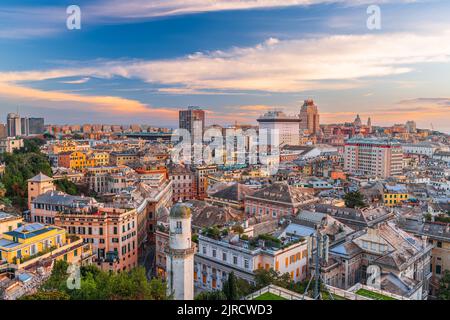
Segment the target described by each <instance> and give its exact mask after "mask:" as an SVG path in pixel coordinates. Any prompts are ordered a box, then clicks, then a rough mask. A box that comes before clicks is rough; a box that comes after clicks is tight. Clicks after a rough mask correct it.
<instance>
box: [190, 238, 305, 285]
mask: <svg viewBox="0 0 450 320" xmlns="http://www.w3.org/2000/svg"><path fill="white" fill-rule="evenodd" d="M307 260H308V244H307V241H306V240H299V241H291V242H287V243H285V244H283V245H282V246H281V247H278V248H276V247H272V246H270V245H268V244H267V242H266V243H263V242H262V241H261V240H259V241H258V244H257V245H256V246H255V245H251V244H250V243H249V241H245V240H241V239H239V237H238V235H231V236H227V237H224V238H222V239H213V238H211V237H208V236H205V235H199V237H198V252H197V253H196V254H195V259H194V283H195V285H196V286H197V287H199V288H204V289H207V290H216V289H222V286H223V282H224V281H226V280H227V278H228V274H230V273H231V272H234V274H235V275H236V277H238V278H241V279H244V280H246V281H248V282H249V283H254V271H255V270H257V269H266V270H269V269H271V268H272V269H274V270H276V271H278V272H279V273H281V274H284V273H289V274H290V276H291V279H293V280H294V281H303V280H305V279H306V275H307Z"/></svg>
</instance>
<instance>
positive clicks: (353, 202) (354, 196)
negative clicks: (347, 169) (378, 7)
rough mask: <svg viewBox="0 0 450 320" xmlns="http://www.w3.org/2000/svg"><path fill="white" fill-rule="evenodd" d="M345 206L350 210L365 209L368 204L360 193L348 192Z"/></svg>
mask: <svg viewBox="0 0 450 320" xmlns="http://www.w3.org/2000/svg"><path fill="white" fill-rule="evenodd" d="M344 200H345V205H346V206H347V207H348V208H364V207H366V206H367V205H366V202H365V201H364V196H363V195H362V194H361V192H359V191H355V192H348V193H346V194H345V196H344Z"/></svg>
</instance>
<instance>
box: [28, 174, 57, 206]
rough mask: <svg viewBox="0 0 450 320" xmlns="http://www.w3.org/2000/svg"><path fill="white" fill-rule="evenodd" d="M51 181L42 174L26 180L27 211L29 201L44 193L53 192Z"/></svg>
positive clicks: (53, 186) (53, 187) (29, 204)
mask: <svg viewBox="0 0 450 320" xmlns="http://www.w3.org/2000/svg"><path fill="white" fill-rule="evenodd" d="M55 190H56V189H55V185H54V184H53V179H52V178H50V177H48V176H46V175H45V174H43V173H42V172H40V173H39V174H38V175H36V176H34V177H33V178H31V179H28V209H30V210H31V201H33V200H34V199H35V198H36V197H37V196H39V195H41V194H43V193H46V192H47V191H55Z"/></svg>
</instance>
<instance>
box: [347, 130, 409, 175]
mask: <svg viewBox="0 0 450 320" xmlns="http://www.w3.org/2000/svg"><path fill="white" fill-rule="evenodd" d="M402 168H403V151H402V147H401V145H400V144H399V143H397V142H393V141H389V140H385V139H373V138H365V139H362V138H355V139H349V140H347V142H346V143H345V151H344V169H345V171H347V172H349V173H351V174H356V175H358V174H361V175H371V176H377V177H381V178H387V177H390V176H394V175H400V174H401V173H402Z"/></svg>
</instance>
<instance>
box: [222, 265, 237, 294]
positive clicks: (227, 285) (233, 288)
mask: <svg viewBox="0 0 450 320" xmlns="http://www.w3.org/2000/svg"><path fill="white" fill-rule="evenodd" d="M223 293H224V294H225V296H226V298H227V300H238V299H239V298H240V297H239V293H238V287H237V280H236V276H235V275H234V272H233V271H232V272H231V273H230V274H229V275H228V279H227V280H226V281H225V282H224V283H223Z"/></svg>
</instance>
